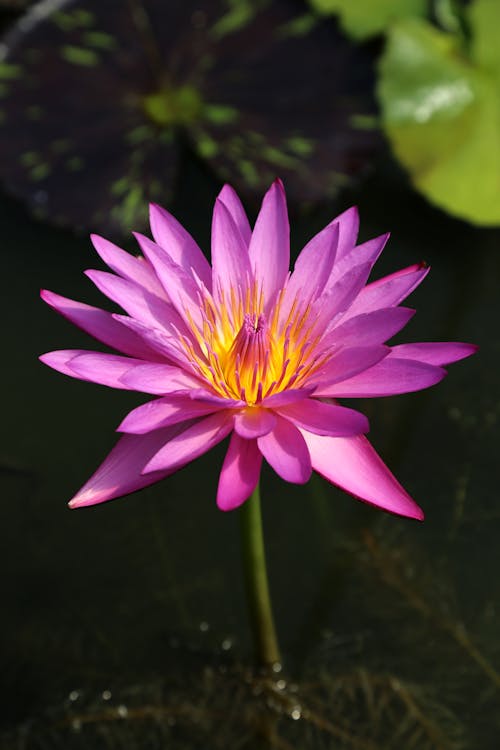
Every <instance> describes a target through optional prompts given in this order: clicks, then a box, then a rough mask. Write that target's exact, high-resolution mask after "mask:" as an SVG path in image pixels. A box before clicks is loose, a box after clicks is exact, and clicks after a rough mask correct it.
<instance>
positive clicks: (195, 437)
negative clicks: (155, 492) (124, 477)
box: [143, 411, 233, 474]
mask: <svg viewBox="0 0 500 750" xmlns="http://www.w3.org/2000/svg"><path fill="white" fill-rule="evenodd" d="M232 429H233V419H232V416H231V414H230V413H229V412H227V411H225V412H218V413H217V414H212V415H211V416H209V417H205V419H201V420H199V421H198V422H196V423H195V424H194V425H192V426H191V427H188V429H187V430H184V432H181V433H180V434H179V435H177V436H176V437H174V438H173V440H171V441H170V442H169V443H168V445H165V446H164V447H163V448H161V449H160V450H159V451H158V452H157V453H156V454H155V455H154V456H153V457H152V459H151V460H150V461H149V463H147V464H146V466H145V467H144V469H143V471H144V473H145V474H148V473H149V472H150V471H166V470H169V471H170V470H172V471H173V470H174V469H179V468H181V466H185V464H187V463H189V462H190V461H193V460H194V459H195V458H198V456H201V455H202V454H203V453H206V452H207V451H209V450H210V449H211V448H213V447H214V445H217V443H220V442H221V440H224V438H225V437H226V436H227V435H229V433H230V432H231V430H232Z"/></svg>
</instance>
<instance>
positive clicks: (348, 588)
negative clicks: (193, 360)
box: [0, 166, 500, 750]
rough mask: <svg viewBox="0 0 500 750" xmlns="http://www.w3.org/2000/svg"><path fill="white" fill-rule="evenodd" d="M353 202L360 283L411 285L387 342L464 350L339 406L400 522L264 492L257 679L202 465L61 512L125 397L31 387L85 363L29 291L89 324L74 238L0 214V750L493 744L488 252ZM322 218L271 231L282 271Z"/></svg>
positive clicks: (270, 481)
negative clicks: (351, 420) (380, 462)
mask: <svg viewBox="0 0 500 750" xmlns="http://www.w3.org/2000/svg"><path fill="white" fill-rule="evenodd" d="M191 170H192V174H191V175H190V176H189V175H188V177H187V178H186V180H187V182H186V183H184V186H181V192H180V195H181V198H179V199H178V202H177V205H176V207H175V210H176V212H177V213H178V215H179V216H180V218H182V220H183V221H184V222H185V224H186V225H187V226H188V228H190V229H192V230H193V232H194V234H195V236H196V238H197V239H198V240H199V241H200V243H201V244H202V245H203V246H204V247H208V227H209V225H210V211H211V204H212V201H213V198H214V196H215V193H216V192H217V186H216V185H213V184H212V183H211V182H210V180H209V179H208V177H207V176H206V175H205V174H204V173H201V172H198V171H197V168H196V167H195V166H192V167H191ZM190 180H192V182H189V181H190ZM193 185H195V187H196V191H197V194H198V195H199V196H201V200H198V201H197V203H196V214H195V213H194V212H193V211H192V207H191V205H190V201H191V196H192V194H193V190H192V189H191V188H192V186H193ZM198 186H199V190H198ZM355 198H356V200H357V201H358V202H359V204H360V208H361V217H362V232H363V237H368V236H371V235H374V234H378V233H380V232H382V231H384V230H386V229H387V227H391V228H393V238H392V240H391V242H390V244H389V246H388V248H387V249H386V251H385V257H384V258H383V259H382V260H381V262H380V264H379V266H380V267H379V268H377V274H378V275H382V274H383V273H384V272H388V271H390V270H393V269H394V268H398V267H403V266H405V265H409V264H410V263H412V262H414V261H419V260H421V259H422V256H424V257H425V259H426V260H427V261H428V262H430V263H431V265H432V266H433V273H432V274H431V276H430V278H429V279H428V280H427V281H426V283H425V284H424V285H423V286H422V288H421V289H420V290H419V291H418V292H417V293H416V294H415V295H414V297H413V299H412V300H411V302H410V304H412V305H415V306H416V307H417V308H418V311H419V312H418V315H417V316H416V318H415V319H414V321H412V323H411V324H410V325H409V326H408V329H407V331H405V338H407V339H410V340H420V339H423V340H425V339H429V338H434V339H439V338H451V339H462V340H471V341H475V342H477V343H479V344H480V345H481V346H482V349H481V353H480V354H479V355H478V356H477V357H475V358H474V359H473V360H471V361H467V362H464V363H462V364H460V365H457V366H456V367H454V368H453V371H452V374H451V375H450V377H449V378H448V379H447V380H446V381H445V382H444V383H443V384H442V385H440V386H439V387H437V388H435V389H432V390H431V391H429V392H426V393H420V394H415V395H408V396H401V397H396V398H393V399H380V400H373V401H371V402H368V401H366V402H364V403H363V404H362V408H363V410H364V411H366V413H367V414H368V416H369V418H370V422H371V425H372V432H371V436H372V439H373V442H374V444H375V445H376V447H377V449H378V450H379V451H380V452H381V454H382V455H383V457H384V459H386V460H387V462H388V463H389V465H390V466H391V468H392V469H393V470H394V471H395V472H396V474H397V475H398V477H399V478H400V480H401V481H402V483H403V484H404V485H405V486H406V487H407V488H408V489H409V491H410V492H411V493H412V494H413V496H414V497H415V498H416V499H417V501H419V502H420V503H421V504H422V505H423V507H424V508H425V510H426V515H427V520H426V522H425V523H424V524H416V523H410V522H408V521H403V520H400V519H397V518H393V517H389V516H384V515H383V514H380V513H378V512H376V511H375V510H373V509H371V508H369V507H366V506H363V505H362V504H360V503H357V502H355V501H353V500H352V499H351V498H349V497H347V496H345V495H343V494H342V493H341V492H339V491H337V490H335V489H333V488H332V487H330V486H329V485H328V484H326V483H325V482H323V481H322V480H319V479H314V480H313V481H312V482H311V485H310V486H308V487H307V488H305V489H304V488H299V487H292V486H285V485H284V484H283V483H281V482H280V481H279V480H278V479H277V478H276V477H274V476H272V475H271V473H265V474H264V479H263V500H264V513H265V525H266V531H267V539H268V554H269V568H270V572H271V585H272V589H273V594H274V597H273V598H274V602H275V608H276V617H277V625H278V630H279V632H280V635H281V640H282V644H283V651H284V653H285V669H284V671H283V672H282V673H276V674H273V675H272V676H266V675H259V674H256V673H255V672H253V671H252V670H251V669H250V667H249V666H248V665H250V664H251V657H250V653H251V644H250V642H249V639H248V631H247V625H246V613H245V602H244V598H243V591H242V584H241V580H240V570H239V562H240V560H239V549H238V535H237V529H236V526H237V523H236V521H237V519H236V518H235V514H221V513H219V512H218V511H217V510H216V508H215V502H214V495H215V487H216V481H217V471H218V467H219V466H220V462H221V458H222V455H223V448H221V449H220V450H216V451H214V452H212V453H211V454H210V455H209V456H205V457H203V458H201V459H199V460H198V462H197V463H196V464H195V466H194V470H193V467H187V468H186V469H185V470H183V471H181V472H179V473H178V474H176V475H174V476H173V477H171V478H169V479H168V480H166V481H165V482H163V483H162V484H160V485H157V486H154V487H152V488H149V489H147V490H145V491H143V492H142V493H140V494H138V495H135V496H132V497H130V498H127V499H123V500H119V501H117V502H114V503H110V504H107V505H104V506H98V507H95V508H90V509H86V510H82V511H78V512H77V511H75V512H69V511H68V510H67V508H66V505H65V503H66V501H67V499H68V498H69V497H70V496H71V495H72V494H73V492H74V491H75V490H76V489H77V488H78V487H79V486H80V485H81V484H82V483H83V482H84V481H85V479H86V478H87V477H88V475H89V474H90V473H91V472H92V470H93V469H94V468H95V466H96V465H97V464H98V463H99V462H100V461H101V460H102V458H103V457H104V456H105V454H106V452H107V451H109V449H110V448H111V446H112V445H113V442H114V439H113V435H112V431H113V430H114V429H115V427H116V425H117V424H118V423H119V421H120V420H121V417H122V416H123V413H124V412H125V411H126V410H128V409H130V408H131V407H132V406H133V405H136V404H137V403H138V399H137V396H135V395H134V394H130V393H124V392H122V393H115V392H112V391H107V390H106V389H105V388H102V387H98V386H93V385H90V384H85V383H79V382H77V381H71V380H69V379H64V378H63V377H62V376H59V375H58V374H57V373H54V372H51V371H49V370H48V369H47V368H43V367H42V366H41V365H39V363H38V362H37V360H36V355H37V354H38V353H41V352H43V351H47V350H50V349H52V348H62V347H72V348H73V347H78V346H81V347H82V348H85V347H90V346H91V343H90V342H89V340H88V339H87V338H86V337H85V336H84V335H83V334H81V333H79V332H78V331H77V330H76V329H72V327H71V326H69V325H68V324H67V323H65V322H64V321H63V320H61V319H59V318H58V317H57V316H56V315H55V314H54V313H52V312H51V311H50V310H48V309H46V308H45V307H44V306H43V305H42V303H41V302H40V301H39V299H38V290H39V287H40V286H47V287H49V288H52V289H54V290H55V291H58V292H60V293H62V294H65V295H67V296H69V297H73V298H76V299H82V300H85V301H88V302H90V303H98V304H101V301H100V300H99V297H98V294H97V293H96V292H95V290H93V289H92V288H91V285H90V284H88V280H86V279H85V277H83V275H82V271H83V269H85V268H87V267H89V266H92V265H93V264H94V263H95V262H96V261H95V258H94V257H93V254H92V250H91V248H90V244H89V243H88V241H87V240H86V239H82V238H77V237H75V236H73V235H72V234H70V233H67V232H63V231H56V230H53V229H50V228H48V227H46V226H44V225H41V224H37V223H35V222H33V221H30V220H28V219H27V216H26V214H25V212H24V211H23V210H22V209H21V208H20V207H19V206H18V205H17V204H14V203H13V202H11V201H9V200H7V199H4V200H2V202H1V204H0V222H1V226H2V239H3V245H4V264H6V268H5V266H4V279H6V282H7V283H5V284H4V289H3V294H2V305H3V306H4V309H3V321H4V326H3V348H4V352H5V354H6V357H5V360H4V366H3V367H2V368H1V370H0V373H1V377H2V386H3V387H2V391H3V394H4V402H3V419H2V426H3V429H4V442H3V447H2V451H1V454H0V486H1V489H2V500H3V502H2V504H1V506H0V507H1V511H0V512H1V514H2V529H3V531H4V534H3V536H4V538H3V543H2V554H3V560H2V581H3V593H2V605H3V606H2V612H3V613H2V630H3V636H2V642H3V644H4V649H3V653H2V657H1V658H2V662H1V674H2V680H1V683H2V684H1V693H0V705H1V706H2V726H3V730H2V734H1V735H0V747H1V748H6V749H7V748H13V747H16V748H23V750H42V748H43V749H44V750H45V749H46V750H50V749H51V748H68V749H71V748H90V747H91V748H93V750H94V749H99V748H130V749H132V748H135V747H137V748H139V747H140V748H141V750H142V749H143V748H160V747H168V748H174V749H175V748H179V749H181V748H195V747H207V746H210V748H228V747H231V748H257V749H258V748H260V747H263V748H267V747H275V748H283V749H285V750H286V749H288V748H295V749H296V748H315V750H316V749H320V750H321V748H325V749H326V748H328V749H329V748H332V749H333V748H336V749H337V748H340V749H343V748H346V749H352V750H358V749H359V750H379V749H380V750H382V749H383V750H396V749H397V750H402V749H403V748H404V750H411V749H414V750H427V748H429V749H434V748H436V749H437V750H455V748H470V749H471V750H477V749H478V748H481V750H490V748H491V750H493V748H496V747H497V746H498V736H499V733H500V720H499V716H500V711H499V702H500V677H499V670H500V653H499V647H498V606H499V585H498V576H497V575H496V571H497V570H498V566H499V563H500V559H499V547H498V543H497V540H498V533H499V530H500V511H499V510H498V501H497V471H498V470H497V461H496V455H495V453H496V452H495V446H496V445H497V444H498V419H499V415H500V398H499V394H498V377H497V372H498V365H499V353H500V351H499V350H500V345H499V340H498V333H497V321H498V313H499V310H498V303H499V299H498V279H499V278H500V253H499V247H500V234H499V233H498V232H493V231H480V230H474V229H471V228H464V227H463V226H462V225H460V224H458V222H453V221H451V220H448V219H446V218H445V217H444V216H442V215H441V214H439V213H438V212H435V211H433V210H431V209H430V208H428V207H427V206H425V205H423V203H422V202H420V201H418V200H416V199H415V198H414V196H410V194H409V193H407V192H405V191H404V190H401V189H400V186H399V184H396V185H393V183H391V181H390V180H389V181H388V185H387V190H386V192H385V193H384V195H383V196H381V195H380V191H372V189H371V187H370V185H367V187H366V189H365V191H364V192H362V193H360V194H358V195H357V196H355ZM329 218H331V217H330V216H328V215H326V214H325V215H323V214H322V212H317V213H311V214H308V215H303V216H299V217H294V225H293V226H294V227H296V230H295V249H296V250H297V249H298V246H299V245H300V244H301V240H302V238H305V237H307V236H308V235H310V234H312V233H313V232H314V231H316V230H317V228H318V227H319V226H320V225H321V221H322V220H323V219H324V222H326V221H327V220H328V219H329ZM207 743H208V744H207Z"/></svg>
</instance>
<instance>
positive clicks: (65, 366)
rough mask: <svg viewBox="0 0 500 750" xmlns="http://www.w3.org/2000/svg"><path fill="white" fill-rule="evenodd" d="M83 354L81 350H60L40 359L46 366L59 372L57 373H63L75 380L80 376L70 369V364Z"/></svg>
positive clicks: (48, 353) (41, 356) (44, 355)
mask: <svg viewBox="0 0 500 750" xmlns="http://www.w3.org/2000/svg"><path fill="white" fill-rule="evenodd" d="M81 353H82V350H81V349H60V350H58V351H55V352H47V354H42V355H40V357H38V359H39V360H40V362H43V364H44V365H47V366H48V367H52V369H53V370H57V372H61V373H62V374H63V375H69V376H70V377H71V378H75V377H78V376H77V375H76V373H75V372H73V370H72V369H71V368H70V366H69V363H70V362H71V360H72V359H74V358H75V357H77V356H78V355H79V354H81Z"/></svg>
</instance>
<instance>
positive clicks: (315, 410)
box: [277, 398, 370, 437]
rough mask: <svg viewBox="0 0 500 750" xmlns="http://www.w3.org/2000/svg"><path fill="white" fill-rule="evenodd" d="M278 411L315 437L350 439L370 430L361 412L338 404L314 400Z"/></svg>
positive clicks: (290, 405)
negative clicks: (312, 433)
mask: <svg viewBox="0 0 500 750" xmlns="http://www.w3.org/2000/svg"><path fill="white" fill-rule="evenodd" d="M277 411H278V413H279V414H281V416H282V417H285V418H286V419H289V420H290V421H291V422H293V423H294V424H295V425H296V426H297V427H303V428H304V429H305V430H308V431H309V432H314V434H315V435H330V436H331V437H350V436H351V435H359V434H360V433H363V432H368V430H369V429H370V427H369V424H368V420H367V418H366V417H365V415H364V414H360V412H359V411H355V410H354V409H348V408H347V407H345V406H338V405H337V404H325V403H324V402H323V401H317V400H316V399H314V398H308V399H305V400H304V401H300V402H297V403H294V404H288V406H282V407H280V408H279V409H278V410H277Z"/></svg>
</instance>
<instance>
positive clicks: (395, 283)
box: [346, 264, 430, 319]
mask: <svg viewBox="0 0 500 750" xmlns="http://www.w3.org/2000/svg"><path fill="white" fill-rule="evenodd" d="M429 271H430V267H429V266H425V265H423V264H416V265H413V266H409V267H408V268H403V269H402V270H401V271H396V273H393V274H391V275H390V276H384V278H382V279H378V280H377V281H373V282H372V283H371V284H368V286H366V287H365V288H364V289H363V290H362V292H361V293H360V294H359V296H358V298H357V299H356V301H355V302H354V303H353V305H352V307H351V308H350V310H349V311H348V313H347V315H346V319H347V318H352V317H354V315H360V314H361V313H367V312H371V311H372V310H378V309H380V308H381V307H392V306H395V305H399V303H400V302H402V301H403V300H404V299H406V297H408V295H409V294H411V292H413V290H414V289H416V287H417V286H418V285H419V284H420V283H421V282H422V281H423V280H424V279H425V277H426V276H427V274H428V273H429Z"/></svg>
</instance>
